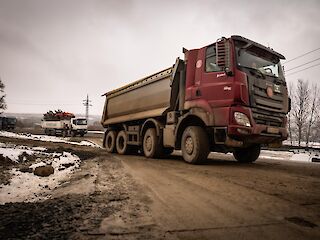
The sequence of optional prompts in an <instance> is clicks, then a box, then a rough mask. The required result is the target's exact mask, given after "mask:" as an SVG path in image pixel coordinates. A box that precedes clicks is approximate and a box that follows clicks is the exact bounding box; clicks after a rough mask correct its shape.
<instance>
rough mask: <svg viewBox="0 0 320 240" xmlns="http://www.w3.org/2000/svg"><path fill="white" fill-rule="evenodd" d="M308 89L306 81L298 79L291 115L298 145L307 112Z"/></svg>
mask: <svg viewBox="0 0 320 240" xmlns="http://www.w3.org/2000/svg"><path fill="white" fill-rule="evenodd" d="M309 93H310V89H309V83H308V81H304V80H302V79H299V80H298V85H297V88H296V93H295V107H294V109H293V117H294V120H295V124H296V126H297V131H298V145H299V146H300V145H301V140H302V137H303V130H304V129H305V127H306V124H307V119H308V114H309V111H308V109H309V99H310V96H309Z"/></svg>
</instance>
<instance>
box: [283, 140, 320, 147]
mask: <svg viewBox="0 0 320 240" xmlns="http://www.w3.org/2000/svg"><path fill="white" fill-rule="evenodd" d="M283 145H285V146H294V147H298V146H299V142H298V141H292V143H291V141H290V140H285V141H283ZM300 146H301V147H306V146H307V143H306V142H304V141H301V142H300ZM308 147H312V148H320V143H319V142H309V143H308Z"/></svg>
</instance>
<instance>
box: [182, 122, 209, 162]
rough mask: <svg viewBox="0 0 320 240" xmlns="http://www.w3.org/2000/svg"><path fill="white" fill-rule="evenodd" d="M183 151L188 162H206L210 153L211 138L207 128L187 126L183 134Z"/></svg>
mask: <svg viewBox="0 0 320 240" xmlns="http://www.w3.org/2000/svg"><path fill="white" fill-rule="evenodd" d="M181 151H182V156H183V159H184V160H185V161H186V162H187V163H191V164H199V163H202V162H204V161H205V160H206V159H207V157H208V154H209V139H208V135H207V134H206V132H205V130H204V129H203V128H202V127H199V126H190V127H187V128H186V129H185V130H184V132H183V134H182V139H181Z"/></svg>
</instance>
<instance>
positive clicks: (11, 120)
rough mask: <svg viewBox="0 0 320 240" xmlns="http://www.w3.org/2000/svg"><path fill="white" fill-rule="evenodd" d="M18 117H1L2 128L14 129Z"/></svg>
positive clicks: (0, 126) (0, 124)
mask: <svg viewBox="0 0 320 240" xmlns="http://www.w3.org/2000/svg"><path fill="white" fill-rule="evenodd" d="M16 123H17V118H15V117H0V129H1V130H14V129H15V127H16Z"/></svg>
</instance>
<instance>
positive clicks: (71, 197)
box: [0, 139, 320, 239]
mask: <svg viewBox="0 0 320 240" xmlns="http://www.w3.org/2000/svg"><path fill="white" fill-rule="evenodd" d="M91 140H92V141H94V142H96V143H101V142H100V140H99V139H91ZM43 144H44V145H45V144H49V143H43ZM51 144H52V143H51ZM61 147H66V146H65V145H60V148H61ZM67 148H68V149H69V150H70V149H72V148H75V147H74V146H67ZM77 151H78V153H80V155H81V152H79V151H80V150H79V147H77ZM86 151H87V148H86ZM92 151H93V152H94V155H90V156H89V157H86V158H84V159H83V161H82V162H81V166H80V168H79V169H78V170H77V171H75V173H74V174H73V175H72V177H71V178H70V180H69V181H67V182H65V183H63V184H61V185H60V186H59V187H57V188H56V189H53V190H52V193H51V197H50V198H49V199H47V200H44V201H38V202H28V203H27V202H21V203H7V204H4V205H0V238H1V239H10V238H12V239H14V238H18V239H19V238H20V239H320V188H319V186H320V165H319V164H307V163H294V162H289V161H283V160H281V161H280V160H267V159H259V160H258V161H257V162H256V163H254V164H239V163H237V162H235V161H234V160H233V158H232V157H231V156H229V155H224V154H211V155H210V158H209V160H208V161H207V162H206V164H205V165H200V166H193V165H189V164H186V163H184V162H183V160H182V158H181V156H180V155H179V153H178V154H174V155H172V156H170V157H169V158H167V159H146V158H144V157H143V156H131V155H128V156H121V155H117V154H107V153H105V151H104V150H103V149H99V150H97V149H94V150H92ZM84 155H85V154H84Z"/></svg>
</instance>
